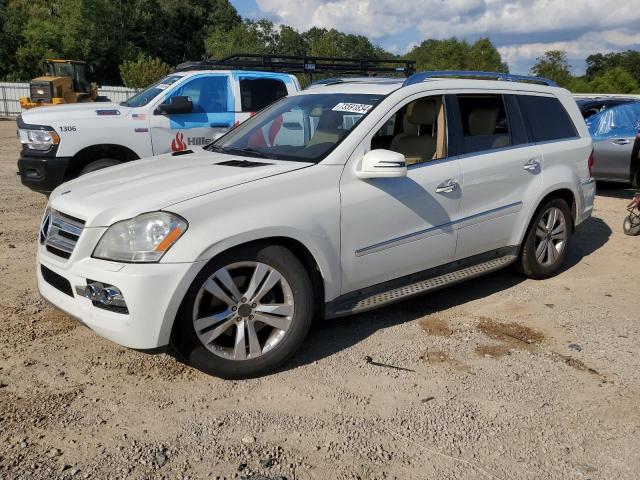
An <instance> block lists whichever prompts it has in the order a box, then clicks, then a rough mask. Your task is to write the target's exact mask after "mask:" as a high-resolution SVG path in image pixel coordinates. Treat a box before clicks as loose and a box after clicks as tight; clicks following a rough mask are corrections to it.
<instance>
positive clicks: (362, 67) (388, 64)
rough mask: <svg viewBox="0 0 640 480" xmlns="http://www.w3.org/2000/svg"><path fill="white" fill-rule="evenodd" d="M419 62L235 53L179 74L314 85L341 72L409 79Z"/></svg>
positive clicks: (187, 67) (189, 66) (190, 66)
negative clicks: (290, 78)
mask: <svg viewBox="0 0 640 480" xmlns="http://www.w3.org/2000/svg"><path fill="white" fill-rule="evenodd" d="M415 67H416V62H415V61H414V60H406V59H403V58H384V59H378V58H344V57H311V56H307V55H265V54H261V53H235V54H233V55H229V56H228V57H224V58H221V59H219V60H213V59H210V60H201V61H197V62H184V63H181V64H180V65H178V66H176V68H175V71H176V72H183V71H185V70H221V69H234V70H235V69H237V70H266V71H271V72H284V73H306V74H307V75H308V76H309V81H310V82H311V81H313V74H314V73H328V72H341V73H344V74H351V75H370V74H374V73H396V74H402V75H405V76H407V77H408V76H409V75H412V74H413V73H414V72H415V71H416V68H415Z"/></svg>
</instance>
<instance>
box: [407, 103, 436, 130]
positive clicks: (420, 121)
mask: <svg viewBox="0 0 640 480" xmlns="http://www.w3.org/2000/svg"><path fill="white" fill-rule="evenodd" d="M438 110H440V101H439V100H436V99H435V98H426V99H424V100H416V101H415V102H413V103H411V104H409V108H407V120H408V121H409V122H410V123H413V124H414V125H433V124H435V123H436V118H438Z"/></svg>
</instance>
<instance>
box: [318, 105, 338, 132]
mask: <svg viewBox="0 0 640 480" xmlns="http://www.w3.org/2000/svg"><path fill="white" fill-rule="evenodd" d="M342 122H343V119H342V113H340V112H334V111H333V110H324V111H323V112H322V115H321V116H320V119H319V120H318V129H320V130H336V129H337V128H338V127H339V126H341V125H342Z"/></svg>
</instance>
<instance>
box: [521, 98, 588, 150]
mask: <svg viewBox="0 0 640 480" xmlns="http://www.w3.org/2000/svg"><path fill="white" fill-rule="evenodd" d="M518 102H519V104H520V108H521V109H522V113H523V114H524V117H525V119H526V121H527V123H528V124H529V129H530V131H531V136H532V140H533V141H534V142H547V141H549V140H562V139H564V138H575V137H577V136H578V133H577V131H576V128H575V126H574V125H573V122H572V121H571V118H570V117H569V114H568V113H567V111H566V110H565V109H564V107H563V106H562V104H561V103H560V101H559V100H558V99H557V98H554V97H534V96H531V95H518Z"/></svg>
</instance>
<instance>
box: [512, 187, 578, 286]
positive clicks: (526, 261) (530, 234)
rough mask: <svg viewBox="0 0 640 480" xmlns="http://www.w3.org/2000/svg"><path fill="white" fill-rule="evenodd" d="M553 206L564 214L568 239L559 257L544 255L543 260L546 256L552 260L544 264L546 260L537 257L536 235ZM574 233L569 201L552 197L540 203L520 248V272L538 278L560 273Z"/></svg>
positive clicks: (518, 264)
mask: <svg viewBox="0 0 640 480" xmlns="http://www.w3.org/2000/svg"><path fill="white" fill-rule="evenodd" d="M552 208H557V209H558V210H559V212H560V213H561V214H562V215H563V220H564V225H565V229H566V239H565V240H564V245H563V247H562V249H561V251H560V252H559V255H558V256H557V258H555V259H554V260H551V259H550V258H549V257H548V256H547V255H545V256H543V260H544V259H545V258H546V259H547V260H548V261H549V262H550V263H548V264H544V262H541V261H540V260H539V259H538V258H537V257H536V241H537V238H539V237H537V235H536V230H537V227H538V225H539V223H540V222H541V220H542V219H543V217H545V215H546V214H547V213H548V212H549V211H550V209H552ZM572 233H573V218H572V216H571V211H570V210H569V206H568V205H567V202H565V201H564V200H563V199H561V198H552V199H550V200H548V201H546V202H545V203H544V204H542V205H540V207H539V208H538V210H537V211H536V213H535V215H534V216H533V219H532V220H531V224H530V225H529V228H528V229H527V233H526V235H525V238H524V242H523V244H522V246H521V248H520V257H519V258H518V263H517V266H518V269H519V270H520V272H521V273H522V274H523V275H524V276H526V277H528V278H533V279H537V280H540V279H544V278H549V277H552V276H553V275H555V274H556V273H558V271H559V270H560V268H561V266H562V264H563V263H564V261H565V259H566V258H567V253H568V251H569V245H570V241H571V235H572ZM538 245H539V244H538ZM543 250H545V249H543ZM556 251H557V249H556Z"/></svg>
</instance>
